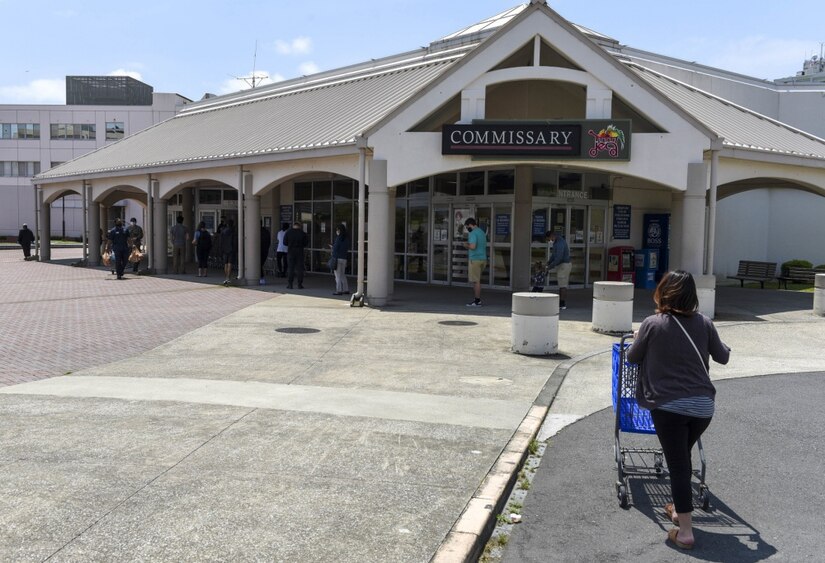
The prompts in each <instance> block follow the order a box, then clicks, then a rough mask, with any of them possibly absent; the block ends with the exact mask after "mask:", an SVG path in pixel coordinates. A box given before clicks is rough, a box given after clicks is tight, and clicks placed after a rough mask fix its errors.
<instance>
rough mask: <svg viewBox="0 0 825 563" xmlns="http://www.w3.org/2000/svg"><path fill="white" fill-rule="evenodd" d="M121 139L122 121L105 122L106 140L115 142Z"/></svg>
mask: <svg viewBox="0 0 825 563" xmlns="http://www.w3.org/2000/svg"><path fill="white" fill-rule="evenodd" d="M122 138H123V122H122V121H107V122H106V140H107V141H117V140H118V139H122Z"/></svg>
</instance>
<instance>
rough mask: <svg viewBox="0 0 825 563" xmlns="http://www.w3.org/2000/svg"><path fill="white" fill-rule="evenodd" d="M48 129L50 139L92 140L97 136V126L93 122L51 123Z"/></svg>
mask: <svg viewBox="0 0 825 563" xmlns="http://www.w3.org/2000/svg"><path fill="white" fill-rule="evenodd" d="M49 129H50V131H49V133H50V136H51V138H52V139H71V140H76V141H93V140H94V139H96V138H97V128H96V126H95V124H94V123H52V124H51V126H50V127H49Z"/></svg>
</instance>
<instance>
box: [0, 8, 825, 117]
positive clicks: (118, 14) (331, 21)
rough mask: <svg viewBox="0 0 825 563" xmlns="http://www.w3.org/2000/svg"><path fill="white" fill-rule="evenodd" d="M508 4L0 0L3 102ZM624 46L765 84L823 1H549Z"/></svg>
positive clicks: (209, 84)
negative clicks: (92, 78) (91, 80)
mask: <svg viewBox="0 0 825 563" xmlns="http://www.w3.org/2000/svg"><path fill="white" fill-rule="evenodd" d="M518 3H519V2H518V1H513V0H381V1H379V0H358V1H347V0H308V1H296V0H268V1H265V0H223V1H217V0H200V1H197V2H195V1H192V0H177V1H175V0H172V1H169V0H167V1H163V2H160V1H156V0H141V1H138V2H120V1H112V0H107V1H102V0H53V1H52V0H0V14H2V20H3V22H4V24H5V25H3V26H2V31H0V38H2V42H3V46H4V53H3V56H2V66H0V68H2V72H0V103H7V104H22V103H37V104H48V103H57V104H61V103H64V95H65V87H64V77H65V76H66V75H70V74H113V73H116V74H130V75H132V76H135V77H136V78H139V79H141V80H143V81H144V82H146V83H148V84H151V85H152V86H154V88H155V91H158V92H177V93H180V94H182V95H184V96H187V97H189V98H192V99H195V100H197V99H200V98H201V96H202V95H203V94H204V93H205V92H213V93H225V92H228V91H234V90H238V89H241V88H242V87H244V83H243V82H241V81H238V80H235V79H234V78H233V77H237V76H249V75H250V74H251V72H252V63H253V54H254V52H255V46H256V41H257V65H256V68H257V70H258V71H260V72H263V73H265V74H267V75H269V76H270V77H272V78H273V79H278V78H292V77H295V76H300V75H302V74H311V73H312V72H317V71H319V70H329V69H333V68H337V67H340V66H344V65H347V64H353V63H358V62H362V61H365V60H369V59H371V58H380V57H384V56H388V55H392V54H396V53H400V52H403V51H408V50H411V49H415V48H417V47H420V46H424V45H427V44H428V43H429V42H430V41H433V40H435V39H438V38H439V37H442V36H444V35H447V34H449V33H452V32H453V31H457V30H458V29H461V28H463V27H466V26H468V25H470V24H472V23H475V22H477V21H480V20H483V19H485V18H487V17H489V16H492V15H494V14H497V13H499V12H502V11H504V10H506V9H508V8H511V7H513V6H515V5H517V4H518ZM549 5H550V7H551V8H553V9H554V10H556V11H557V12H558V13H560V14H561V15H562V16H563V17H565V18H566V19H568V20H570V21H572V22H574V23H578V24H581V25H583V26H585V27H588V28H590V29H593V30H595V31H599V32H601V33H604V34H606V35H610V36H612V37H614V38H616V39H618V40H619V41H620V42H621V43H623V44H626V45H630V46H633V47H637V48H640V49H645V50H649V51H653V52H656V53H661V54H666V55H670V56H675V57H678V58H681V59H686V60H690V61H697V62H700V63H703V64H707V65H710V66H718V67H720V68H724V69H726V70H731V71H735V72H740V73H743V74H748V75H751V76H756V77H757V78H767V79H774V78H780V77H783V76H790V75H793V74H795V73H796V72H797V71H798V70H801V68H802V61H803V60H804V59H805V58H809V57H810V56H811V55H813V54H818V53H819V52H820V42H825V27H823V26H822V23H821V22H822V9H821V6H822V3H821V0H820V1H818V2H815V1H813V0H786V1H785V2H762V1H757V2H754V1H753V0H750V1H740V0H692V1H691V2H663V1H662V0H656V1H652V0H625V1H623V2H619V1H614V2H605V1H591V2H587V1H584V0H550V2H549Z"/></svg>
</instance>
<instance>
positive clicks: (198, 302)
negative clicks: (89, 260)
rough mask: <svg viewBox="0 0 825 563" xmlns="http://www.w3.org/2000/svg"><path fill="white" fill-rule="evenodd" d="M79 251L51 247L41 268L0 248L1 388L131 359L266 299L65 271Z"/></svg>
mask: <svg viewBox="0 0 825 563" xmlns="http://www.w3.org/2000/svg"><path fill="white" fill-rule="evenodd" d="M80 252H81V250H80V249H79V248H53V249H52V258H53V259H54V261H55V262H53V263H48V264H47V263H39V262H25V261H23V255H22V252H21V251H20V249H19V248H18V249H15V250H12V249H3V250H0V387H2V386H6V385H13V384H16V383H22V382H26V381H32V380H36V379H43V378H46V377H52V376H55V375H63V374H65V373H67V372H71V371H76V370H79V369H82V368H86V367H90V366H95V365H99V364H103V363H107V362H111V361H114V360H120V359H123V358H127V357H130V356H134V355H136V354H139V353H141V352H144V351H146V350H149V349H152V348H154V347H156V346H159V345H161V344H163V343H165V342H168V341H170V340H172V339H174V338H176V337H178V336H180V335H182V334H185V333H187V332H189V331H191V330H193V329H196V328H198V327H201V326H204V325H206V324H209V323H210V322H212V321H214V320H217V319H219V318H221V317H224V316H225V315H228V314H230V313H232V312H234V311H237V310H239V309H242V308H244V307H248V306H249V305H253V304H255V303H259V302H261V301H265V300H267V299H271V298H272V297H273V295H272V293H264V292H260V291H251V290H247V289H240V288H224V287H220V286H216V285H205V284H199V283H194V282H192V281H186V280H178V279H166V278H158V277H151V276H140V277H133V276H131V275H127V279H126V280H125V281H117V280H116V279H114V276H111V275H109V273H108V272H107V271H106V270H100V269H94V268H73V267H71V266H70V265H69V264H70V263H72V262H74V261H76V260H78V259H79V258H80ZM193 279H195V278H194V277H193Z"/></svg>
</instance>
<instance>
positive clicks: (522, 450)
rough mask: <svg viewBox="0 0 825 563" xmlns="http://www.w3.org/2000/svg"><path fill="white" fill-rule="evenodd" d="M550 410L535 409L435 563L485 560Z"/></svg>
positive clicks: (432, 561) (499, 458) (458, 523)
mask: <svg viewBox="0 0 825 563" xmlns="http://www.w3.org/2000/svg"><path fill="white" fill-rule="evenodd" d="M548 410H549V407H544V406H537V405H533V406H532V407H530V410H529V411H528V413H527V416H525V417H524V419H523V420H522V421H521V424H520V425H519V427H518V429H517V430H516V432H515V433H514V434H513V437H512V438H510V441H509V442H508V443H507V446H506V447H505V448H504V451H503V452H502V453H501V455H500V456H499V457H498V459H497V460H496V463H495V464H494V465H493V467H492V469H490V471H489V472H488V473H487V476H486V477H485V478H484V481H482V483H481V485H480V486H479V487H478V489H476V492H475V494H474V495H473V497H472V498H471V499H470V502H468V503H467V506H465V507H464V511H463V512H462V513H461V516H459V517H458V520H456V522H455V524H453V527H452V529H450V531H449V532H448V533H447V536H446V537H445V538H444V541H442V542H441V545H439V546H438V549H437V550H436V552H435V555H433V557H432V559H430V562H431V563H454V562H456V561H466V562H468V563H469V562H472V561H477V560H478V558H479V557H481V553H482V551H483V550H484V545H485V544H486V543H487V538H489V537H490V534H491V533H492V531H493V528H494V527H495V522H496V514H498V513H499V512H501V510H502V508H503V507H504V503H505V502H506V500H507V496H508V494H509V491H511V490H512V488H513V486H514V485H515V483H516V478H517V476H518V472H519V468H520V467H521V466H522V464H523V463H524V460H525V459H527V451H528V450H527V446H528V445H529V444H530V441H531V440H532V439H533V438H535V437H536V435H537V434H538V431H539V429H540V428H541V425H542V423H543V422H544V418H545V416H547V411H548Z"/></svg>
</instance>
